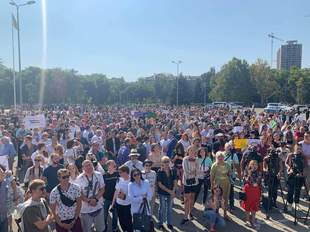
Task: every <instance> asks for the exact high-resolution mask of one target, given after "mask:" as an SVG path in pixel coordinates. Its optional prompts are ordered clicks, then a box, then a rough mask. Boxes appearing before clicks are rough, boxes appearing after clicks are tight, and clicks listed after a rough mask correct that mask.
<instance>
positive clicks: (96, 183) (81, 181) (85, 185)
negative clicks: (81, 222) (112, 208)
mask: <svg viewBox="0 0 310 232" xmlns="http://www.w3.org/2000/svg"><path fill="white" fill-rule="evenodd" d="M89 182H92V184H89ZM75 183H76V184H77V185H79V186H80V188H81V192H82V194H83V195H84V196H86V197H88V198H91V197H93V196H95V195H96V194H97V193H98V191H99V189H101V188H103V187H104V186H105V183H104V180H103V176H102V174H101V173H100V172H97V171H94V174H93V176H92V178H88V179H87V177H86V175H85V173H82V174H80V175H79V176H78V177H77V179H76V181H75ZM90 187H92V188H90ZM102 207H103V198H102V197H100V198H99V199H98V203H97V205H96V206H91V205H89V204H88V203H87V202H85V201H82V208H81V213H92V212H95V211H97V210H99V209H101V208H102Z"/></svg>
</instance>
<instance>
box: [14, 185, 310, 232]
mask: <svg viewBox="0 0 310 232" xmlns="http://www.w3.org/2000/svg"><path fill="white" fill-rule="evenodd" d="M236 191H238V190H237V189H236ZM281 201H282V200H281V199H280V198H279V199H278V206H279V210H277V211H275V210H274V211H272V212H271V214H270V220H266V219H265V214H263V213H262V212H259V213H258V215H257V218H258V220H259V223H260V225H261V227H260V230H259V231H262V232H280V231H284V232H295V231H296V232H306V231H310V218H309V219H308V222H307V225H304V220H299V222H298V224H297V225H294V223H293V221H294V218H293V216H291V215H289V214H285V213H283V212H282V209H283V203H282V202H281ZM199 202H201V199H198V203H196V205H195V210H194V212H193V215H194V218H195V219H194V220H193V221H191V222H189V223H187V224H186V225H184V226H181V225H180V222H181V220H182V218H183V213H184V211H183V205H182V204H181V201H180V200H179V199H175V201H174V207H173V224H174V226H175V229H174V231H176V232H203V231H207V225H208V223H207V222H206V220H205V219H204V218H203V217H202V213H203V205H202V204H200V203H199ZM156 203H157V204H158V201H156ZM157 204H156V208H155V210H154V212H155V214H154V215H153V219H154V221H155V225H156V223H157V222H158V220H157V206H158V205H157ZM235 205H236V210H235V211H234V213H233V214H229V217H230V218H231V220H230V221H229V222H227V224H226V226H225V227H224V228H220V229H219V230H218V231H219V232H224V231H229V232H251V231H255V230H253V229H251V228H248V227H246V226H245V215H244V211H243V210H242V209H241V208H240V206H239V202H238V201H237V200H236V204H235ZM308 207H309V202H305V201H303V200H302V202H301V210H302V212H299V213H298V216H302V217H304V216H305V213H306V210H307V209H308ZM108 231H109V232H110V231H111V228H109V230H108ZM156 231H157V232H161V231H160V230H157V229H156ZM166 231H167V232H169V230H168V229H167V230H166ZM14 232H17V228H16V226H14Z"/></svg>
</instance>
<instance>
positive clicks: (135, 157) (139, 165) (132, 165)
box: [125, 149, 144, 173]
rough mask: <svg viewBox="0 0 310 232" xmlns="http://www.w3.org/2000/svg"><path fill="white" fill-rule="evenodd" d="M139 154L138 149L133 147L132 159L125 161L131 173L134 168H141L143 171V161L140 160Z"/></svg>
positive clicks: (130, 156)
mask: <svg viewBox="0 0 310 232" xmlns="http://www.w3.org/2000/svg"><path fill="white" fill-rule="evenodd" d="M139 156H140V154H139V153H138V152H137V150H136V149H131V151H130V154H129V158H130V160H129V161H127V162H126V163H125V165H126V166H127V167H128V168H129V173H131V171H132V170H133V169H139V170H140V171H143V169H144V168H143V163H142V162H141V161H139V160H138V157H139Z"/></svg>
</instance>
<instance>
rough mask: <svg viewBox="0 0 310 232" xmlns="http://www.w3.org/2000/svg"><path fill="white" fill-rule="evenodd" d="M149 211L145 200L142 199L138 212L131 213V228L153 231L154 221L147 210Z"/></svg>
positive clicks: (143, 231)
mask: <svg viewBox="0 0 310 232" xmlns="http://www.w3.org/2000/svg"><path fill="white" fill-rule="evenodd" d="M149 211H150V208H149V204H148V202H147V200H143V202H142V203H141V205H140V208H139V211H138V213H134V214H133V229H134V230H140V231H142V232H152V231H154V223H153V221H152V218H151V216H150V215H148V212H149Z"/></svg>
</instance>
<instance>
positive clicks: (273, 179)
mask: <svg viewBox="0 0 310 232" xmlns="http://www.w3.org/2000/svg"><path fill="white" fill-rule="evenodd" d="M276 181H279V184H278V188H280V192H281V197H282V200H283V204H284V205H285V204H286V203H285V200H284V194H283V190H282V185H281V181H280V180H277V177H276V176H275V175H272V174H269V176H268V204H267V209H266V219H267V220H269V218H270V215H269V213H270V208H271V200H272V197H273V196H269V195H270V192H272V191H276V192H277V191H278V188H277V189H274V186H275V184H276V183H275V182H276ZM270 186H271V189H269V188H270ZM269 190H270V191H269Z"/></svg>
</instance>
